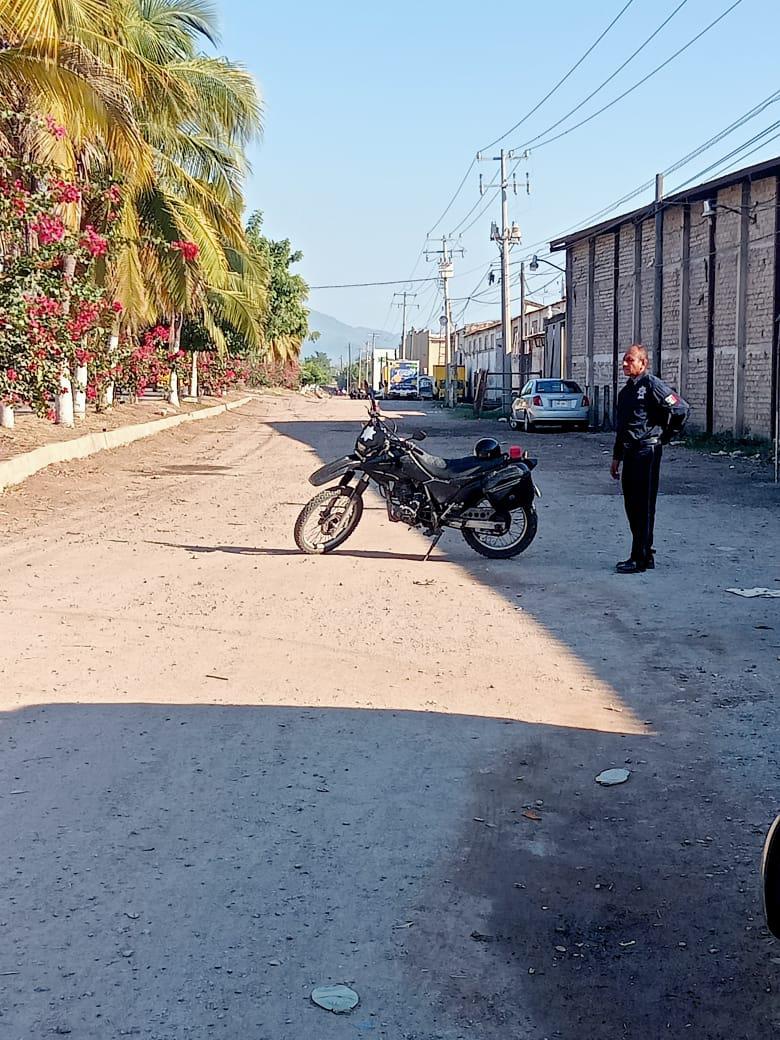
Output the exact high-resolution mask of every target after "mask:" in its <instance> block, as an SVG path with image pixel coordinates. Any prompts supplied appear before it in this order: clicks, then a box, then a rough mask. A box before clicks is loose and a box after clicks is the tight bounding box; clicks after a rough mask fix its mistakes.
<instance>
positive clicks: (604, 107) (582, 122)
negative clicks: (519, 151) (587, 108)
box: [520, 0, 742, 150]
mask: <svg viewBox="0 0 780 1040" xmlns="http://www.w3.org/2000/svg"><path fill="white" fill-rule="evenodd" d="M741 3H742V0H735V2H734V3H733V4H732V5H731V7H727V8H726V10H725V11H723V13H722V14H719V15H718V17H717V18H715V19H713V21H711V22H710V23H709V25H707V26H705V27H704V28H703V29H702V30H701V31H700V32H698V33H697V34H696V35H695V36H693V37H691V39H690V40H688V42H687V43H686V44H683V46H682V47H680V48H679V49H678V50H676V51H675V52H674V54H671V55H670V56H669V57H668V58H667V59H666V60H665V61H662V62H661V64H660V65H656V67H655V68H654V69H652V70H651V71H650V72H648V73H647V74H646V75H645V76H643V77H642V78H641V79H640V80H637V82H636V83H634V85H633V86H631V87H628V88H627V89H626V90H624V91H623V93H622V94H618V96H617V97H616V98H613V99H612V101H609V102H607V104H606V105H602V107H601V108H599V109H597V110H596V111H595V112H592V113H591V114H590V115H589V116H586V117H585V119H581V120H580V121H579V123H575V124H574V125H573V126H570V127H567V129H566V130H561V132H560V133H559V134H553V136H552V137H547V138H545V140H543V141H540V142H539V144H537V145H536V150H538V149H539V148H544V147H545V145H548V144H552V143H553V141H559V140H560V139H561V138H562V137H566V135H567V134H570V133H572V132H573V131H574V130H578V129H579V128H580V127H581V126H585V124H586V123H589V122H591V120H593V119H595V118H596V117H597V116H600V115H601V114H602V113H604V112H606V111H607V110H608V109H610V108H612V107H613V105H616V104H617V103H618V102H619V101H622V100H623V99H624V98H626V97H628V95H629V94H632V93H633V92H634V91H635V90H637V89H638V88H639V87H641V86H642V85H643V84H645V83H647V81H648V80H649V79H652V77H653V76H655V75H657V74H658V73H659V72H661V70H662V69H665V68H666V66H667V65H670V64H671V63H672V62H673V61H674V60H675V59H676V58H679V56H680V55H681V54H683V53H684V52H685V51H687V50H688V48H689V47H692V46H693V45H694V43H696V42H697V41H698V40H700V39H701V38H702V36H704V35H705V33H708V32H709V31H710V29H714V28H715V26H716V25H717V24H718V23H719V22H721V21H723V19H724V18H725V17H726V15H728V14H731V12H732V11H733V10H734V8H735V7H739V5H740V4H741ZM680 6H682V5H680ZM677 10H679V8H677ZM676 13H677V11H674V12H672V14H671V15H670V16H669V17H670V18H671V17H673V16H674V14H676ZM668 20H669V19H667V21H668ZM664 24H665V23H664ZM657 31H658V30H656V32H657ZM610 78H612V77H610ZM607 82H608V81H607ZM599 89H601V88H599ZM594 93H598V91H594ZM591 96H593V95H591ZM583 104H584V102H583ZM581 107H582V105H578V106H577V108H574V109H572V111H571V112H569V113H567V115H565V116H564V117H563V118H562V119H559V120H558V122H557V123H554V124H553V126H550V127H548V128H547V130H543V131H542V133H540V134H537V135H536V137H532V138H531V139H530V140H529V141H526V142H525V144H523V145H520V147H521V148H525V147H527V146H528V145H531V144H533V143H534V142H536V141H539V138H540V137H544V135H545V134H547V133H549V131H550V130H553V129H555V127H556V126H559V125H560V124H561V123H562V122H563V120H564V119H568V117H569V116H570V115H572V114H573V113H574V112H576V111H577V109H578V108H581Z"/></svg>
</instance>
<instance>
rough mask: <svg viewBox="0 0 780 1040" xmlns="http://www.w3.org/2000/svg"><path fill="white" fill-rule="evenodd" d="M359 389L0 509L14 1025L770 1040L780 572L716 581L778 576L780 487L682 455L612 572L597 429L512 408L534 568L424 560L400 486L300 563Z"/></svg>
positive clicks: (6, 913)
mask: <svg viewBox="0 0 780 1040" xmlns="http://www.w3.org/2000/svg"><path fill="white" fill-rule="evenodd" d="M427 411H428V414H422V415H421V414H419V413H420V407H419V406H404V407H402V408H400V409H396V412H397V413H399V414H400V415H401V418H402V419H406V420H407V422H408V424H409V425H410V426H411V425H414V426H418V425H422V426H423V427H425V428H427V429H428V430H429V432H430V433H431V435H432V436H431V439H430V440H429V442H427V444H426V447H430V450H432V451H437V450H438V451H441V453H443V454H452V455H457V454H463V453H466V452H467V451H468V450H470V446H471V444H472V443H473V440H474V439H475V437H476V436H478V435H479V434H480V433H482V432H486V431H492V432H495V430H496V429H497V427H495V426H493V425H491V424H487V423H486V424H475V423H470V422H464V421H452V420H447V419H446V418H445V417H444V416H443V413H442V412H440V411H434V410H432V409H428V410H427ZM361 414H362V406H361V405H360V403H359V402H350V401H344V400H328V401H316V400H305V399H301V398H271V397H262V398H258V399H256V400H254V401H253V402H252V403H251V404H250V405H247V406H246V407H244V408H243V409H241V410H240V411H237V412H232V413H230V414H229V415H225V416H220V417H218V418H216V419H213V420H206V421H204V422H203V423H200V424H197V426H193V427H189V428H183V429H177V430H175V431H171V432H167V433H164V434H161V435H159V436H157V437H155V438H153V439H152V440H149V441H145V442H140V443H138V444H135V445H131V446H129V447H127V448H123V449H121V450H119V451H116V452H105V453H102V454H100V455H98V456H94V457H93V458H90V459H86V460H83V461H82V462H78V463H73V464H69V465H67V466H62V467H58V468H57V469H50V470H47V471H45V472H44V473H41V474H39V475H37V476H36V477H34V478H32V479H30V480H29V481H27V482H26V483H25V484H24V485H22V486H21V487H19V488H17V489H13V490H11V491H9V492H7V493H6V494H4V495H3V496H2V498H0V521H2V528H3V532H4V533H3V536H2V542H1V543H0V573H2V575H3V577H2V580H1V581H0V631H2V657H1V658H0V708H1V709H2V713H1V714H0V769H1V770H2V772H1V774H0V833H1V834H2V836H3V841H2V845H1V846H0V891H2V892H3V900H2V905H1V906H0V1037H9V1038H13V1040H16V1038H19V1040H21V1038H25V1040H26V1038H29V1037H45V1036H48V1035H57V1034H59V1035H65V1034H69V1035H72V1036H74V1037H78V1038H79V1040H92V1038H94V1040H105V1038H108V1037H121V1036H138V1037H142V1038H148V1040H185V1038H186V1040H195V1038H197V1040H200V1038H207V1037H208V1038H211V1037H217V1038H220V1037H223V1038H225V1040H233V1038H237V1037H242V1038H243V1037H252V1038H253V1040H300V1038H301V1037H317V1038H319V1040H336V1038H343V1037H353V1036H367V1037H377V1038H379V1037H381V1038H387V1040H391V1038H392V1040H499V1038H500V1040H506V1038H508V1037H511V1038H513V1040H514V1038H517V1040H525V1038H528V1040H542V1038H544V1037H549V1038H552V1037H561V1038H565V1040H583V1038H588V1040H590V1038H594V1040H601V1038H610V1040H612V1038H615V1037H621V1038H623V1037H629V1038H637V1040H639V1038H642V1040H646V1038H648V1037H660V1036H674V1037H677V1036H691V1037H695V1038H707V1040H718V1038H723V1040H738V1038H751V1040H753V1038H755V1037H759V1036H770V1035H773V1034H774V1033H777V1031H778V1030H779V1029H780V1007H779V1006H778V1003H777V997H776V992H775V991H776V988H777V986H778V983H779V982H780V979H779V978H778V968H779V967H780V943H777V944H776V943H774V941H773V940H772V939H771V938H770V937H769V935H768V933H767V932H766V930H765V929H764V926H763V919H762V914H761V906H760V893H759V889H758V883H757V867H758V860H759V855H760V849H761V844H762V840H763V834H764V832H765V830H766V827H767V826H768V824H769V822H770V821H771V819H772V817H773V816H774V814H775V813H776V811H778V808H780V796H779V795H778V792H779V791H780V783H779V782H778V781H780V775H779V774H780V767H779V766H778V760H777V755H776V745H777V736H776V735H777V709H776V696H777V689H778V677H779V676H780V665H779V664H778V661H779V659H780V601H778V600H776V599H775V600H760V599H757V600H743V599H739V598H737V597H735V596H733V595H730V594H728V593H727V592H726V591H725V590H726V589H727V588H728V587H731V586H740V587H750V586H755V585H765V586H772V587H778V585H777V583H778V582H780V560H778V555H777V547H778V534H779V533H780V530H779V528H780V524H779V523H778V513H777V490H776V489H775V488H774V487H772V486H770V485H768V484H766V483H765V475H764V473H763V471H760V470H757V469H756V468H755V467H752V468H751V467H748V466H747V465H745V466H739V465H737V467H736V468H733V469H732V468H730V466H731V465H732V462H731V460H729V459H723V458H717V459H714V458H709V457H702V456H698V455H694V454H691V453H687V452H684V451H682V450H672V451H671V452H669V453H668V455H667V459H666V460H665V463H664V477H663V488H662V490H663V491H664V492H665V494H663V495H662V498H661V500H660V503H659V523H658V528H659V531H658V537H657V541H656V544H657V548H658V569H657V570H656V571H655V572H654V573H652V574H647V575H645V576H640V577H620V576H617V575H615V574H614V573H613V571H612V567H613V564H614V561H615V560H616V559H618V558H622V557H623V556H624V555H625V554H626V544H627V538H626V531H625V520H624V517H623V513H622V504H621V500H620V498H619V495H618V494H617V489H616V487H615V486H614V485H613V484H612V482H611V481H610V480H609V476H608V473H607V465H608V454H604V452H608V451H609V444H608V442H607V440H606V438H604V437H599V436H587V435H567V436H565V437H564V436H562V435H560V434H556V433H550V434H537V435H532V436H531V437H530V438H527V437H524V436H523V437H520V435H517V437H516V438H515V439H520V440H522V441H523V442H524V443H527V446H528V447H529V448H531V449H532V451H533V452H534V453H536V454H538V456H539V458H540V460H541V461H540V466H539V469H538V470H537V474H538V482H539V484H540V485H541V488H542V490H543V493H544V497H543V498H542V500H541V502H540V504H539V512H540V522H539V534H538V537H537V539H536V541H535V542H534V544H533V545H532V547H531V548H530V549H529V551H528V552H527V553H526V554H524V555H523V556H522V557H520V558H519V559H517V560H515V561H512V562H504V563H497V562H491V561H486V560H483V559H481V558H480V557H477V556H475V555H474V554H473V553H472V552H471V551H470V550H469V549H468V547H467V546H466V545H465V543H464V542H463V541H462V540H461V539H460V537H459V536H458V535H457V534H456V533H454V532H451V533H449V534H448V535H447V536H446V537H445V539H444V540H443V541H442V542H441V543H440V547H439V549H438V550H437V551H436V553H435V555H434V557H433V558H432V559H431V561H430V562H428V563H426V564H422V563H420V561H419V557H420V554H421V552H422V551H424V549H425V547H426V545H427V542H426V540H425V539H424V538H423V537H422V536H421V535H420V534H419V533H416V532H412V531H409V530H408V529H406V528H402V527H401V526H400V525H393V524H390V523H389V522H388V521H387V518H386V515H385V514H384V512H383V509H382V507H381V504H380V503H379V502H378V500H376V499H371V500H370V501H369V502H368V503H367V504H368V508H367V509H366V512H365V514H364V518H363V521H362V524H361V526H360V528H359V529H358V531H357V532H356V534H355V535H354V537H353V538H352V540H350V541H349V542H348V543H347V544H346V545H345V546H344V547H343V549H342V550H340V551H339V552H337V553H336V554H334V555H332V556H329V557H325V558H319V557H305V556H302V555H299V554H298V553H297V551H296V550H295V547H294V543H293V541H292V526H293V522H294V519H295V516H296V514H297V512H298V511H299V509H300V508H301V506H302V505H303V503H304V502H305V501H306V500H307V499H308V497H310V495H311V494H312V493H313V489H312V488H311V487H310V486H309V485H308V484H307V482H306V477H307V475H308V474H309V472H311V470H313V469H314V468H315V467H316V466H317V465H318V464H319V462H320V459H322V458H330V457H334V456H336V455H340V454H343V453H344V452H345V451H347V450H349V449H350V448H351V445H352V442H353V440H354V437H355V435H356V432H357V430H358V429H359V426H358V425H357V423H358V422H359V420H360V416H361ZM498 429H501V428H500V427H499V428H498ZM502 433H503V434H504V435H506V431H505V428H504V430H503V431H502ZM620 765H626V766H627V768H629V769H630V770H631V778H630V780H629V782H628V783H627V784H625V785H624V786H621V787H616V788H611V789H605V788H602V787H599V786H598V785H597V784H595V783H594V776H595V775H596V774H597V773H598V772H599V771H600V770H602V769H604V768H607V767H610V766H620ZM524 813H529V815H528V816H526V815H523V814H524ZM536 817H538V819H537V818H536ZM331 982H346V983H348V984H351V985H353V986H354V987H355V989H356V990H357V991H358V992H359V993H360V997H361V1002H360V1005H359V1007H358V1008H357V1009H356V1010H355V1011H354V1012H353V1013H352V1014H351V1015H349V1016H345V1017H340V1016H334V1015H331V1014H329V1013H327V1012H325V1011H322V1010H320V1009H318V1008H316V1007H314V1006H313V1005H312V1004H311V1003H310V1001H309V993H310V991H311V989H312V987H313V986H315V985H319V984H325V983H331Z"/></svg>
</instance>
